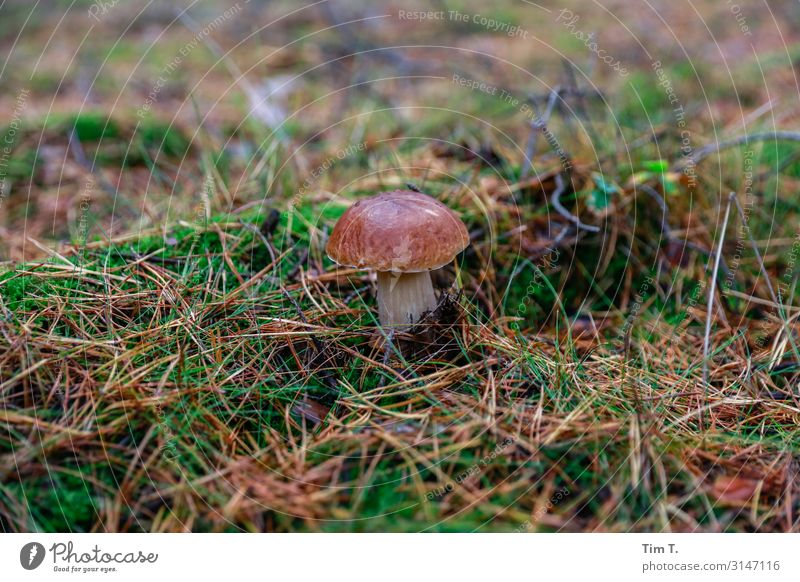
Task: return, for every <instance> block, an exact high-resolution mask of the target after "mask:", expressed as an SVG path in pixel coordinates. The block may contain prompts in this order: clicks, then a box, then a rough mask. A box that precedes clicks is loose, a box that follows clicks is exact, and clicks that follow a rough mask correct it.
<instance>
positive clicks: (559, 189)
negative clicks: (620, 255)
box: [550, 174, 600, 232]
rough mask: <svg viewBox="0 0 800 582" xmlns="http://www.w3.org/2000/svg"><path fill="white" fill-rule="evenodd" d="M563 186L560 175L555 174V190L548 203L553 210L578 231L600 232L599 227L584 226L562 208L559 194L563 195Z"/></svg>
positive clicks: (579, 220) (562, 179) (578, 219)
mask: <svg viewBox="0 0 800 582" xmlns="http://www.w3.org/2000/svg"><path fill="white" fill-rule="evenodd" d="M564 190H565V186H564V178H562V177H561V174H556V189H555V190H553V194H552V195H551V196H550V203H551V204H552V205H553V208H555V209H556V212H558V213H559V214H560V215H561V216H563V217H564V218H566V219H567V220H569V221H570V222H571V223H573V224H574V225H575V226H576V227H577V228H578V229H579V230H586V231H588V232H600V227H598V226H592V225H591V224H586V223H584V222H581V219H580V218H578V217H577V216H575V215H574V214H572V213H570V211H569V210H567V209H566V208H564V206H563V205H562V204H561V194H563V193H564Z"/></svg>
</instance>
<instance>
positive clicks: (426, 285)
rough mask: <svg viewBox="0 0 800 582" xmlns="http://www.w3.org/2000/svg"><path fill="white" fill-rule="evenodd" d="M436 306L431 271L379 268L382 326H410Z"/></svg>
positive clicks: (401, 327)
mask: <svg viewBox="0 0 800 582" xmlns="http://www.w3.org/2000/svg"><path fill="white" fill-rule="evenodd" d="M435 307H436V295H435V294H434V292H433V283H432V282H431V274H430V272H428V271H422V272H421V273H390V272H386V271H378V316H379V317H380V320H381V325H382V326H384V327H389V328H392V329H401V330H402V329H408V328H409V327H411V326H412V325H413V324H415V323H417V322H418V321H419V320H420V317H421V316H422V314H423V313H425V312H426V311H431V310H433V309H434V308H435Z"/></svg>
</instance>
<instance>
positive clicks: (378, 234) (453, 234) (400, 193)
mask: <svg viewBox="0 0 800 582" xmlns="http://www.w3.org/2000/svg"><path fill="white" fill-rule="evenodd" d="M468 245H469V234H468V233H467V228H466V227H465V226H464V223H463V222H461V219H459V218H458V216H456V214H455V213H454V212H453V211H452V210H450V209H449V208H448V207H447V206H445V205H444V204H442V203H441V202H439V201H438V200H434V199H433V198H431V197H430V196H428V195H427V194H422V193H421V192H411V191H408V190H395V191H393V192H381V193H380V194H377V195H375V196H371V197H369V198H365V199H363V200H359V201H358V202H356V203H355V204H354V205H353V206H351V207H350V208H348V209H347V211H346V212H345V213H344V214H343V215H342V217H341V218H340V219H339V222H337V223H336V226H335V227H334V229H333V232H332V233H331V237H330V239H329V240H328V244H327V246H326V249H325V250H326V252H327V254H328V256H329V257H330V258H331V260H333V261H334V262H336V263H338V264H339V265H342V266H347V267H355V268H358V269H373V270H375V271H377V272H378V316H379V319H380V322H381V325H382V326H384V327H391V328H393V329H398V330H404V329H408V328H409V327H411V326H412V325H413V324H415V323H417V322H418V321H419V320H420V317H421V316H422V315H423V314H424V313H425V312H426V311H431V310H433V309H434V308H435V307H436V295H435V294H434V291H433V283H432V281H431V274H430V271H432V270H436V269H440V268H442V267H443V266H445V265H446V264H447V263H449V262H450V261H452V260H453V259H454V258H455V257H456V255H457V254H458V253H460V252H461V251H463V250H464V249H465V248H466V247H467V246H468Z"/></svg>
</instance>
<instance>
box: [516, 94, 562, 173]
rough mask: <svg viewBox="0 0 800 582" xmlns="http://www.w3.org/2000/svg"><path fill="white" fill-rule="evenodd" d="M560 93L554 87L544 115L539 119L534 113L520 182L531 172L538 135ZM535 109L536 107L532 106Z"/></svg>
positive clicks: (543, 127) (543, 128) (551, 113)
mask: <svg viewBox="0 0 800 582" xmlns="http://www.w3.org/2000/svg"><path fill="white" fill-rule="evenodd" d="M560 93H561V87H560V86H558V85H556V86H555V87H553V89H552V90H551V91H550V97H549V98H548V99H547V107H545V110H544V115H542V116H541V117H539V115H538V113H537V112H535V111H534V118H533V119H531V122H530V127H531V132H530V134H529V135H528V143H527V144H526V146H525V168H524V169H523V170H522V175H521V176H520V180H524V179H525V178H527V177H528V176H529V175H530V173H531V172H532V171H533V156H534V154H535V153H536V142H537V141H538V137H539V133H540V132H543V131H544V130H545V128H546V127H547V122H548V121H550V117H551V116H552V115H553V108H554V107H555V105H556V101H557V100H558V98H559V96H560ZM532 105H533V107H534V108H535V107H536V105H535V104H532Z"/></svg>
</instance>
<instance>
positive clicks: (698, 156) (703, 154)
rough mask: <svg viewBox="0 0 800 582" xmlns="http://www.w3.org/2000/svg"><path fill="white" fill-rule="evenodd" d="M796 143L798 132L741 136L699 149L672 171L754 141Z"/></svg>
mask: <svg viewBox="0 0 800 582" xmlns="http://www.w3.org/2000/svg"><path fill="white" fill-rule="evenodd" d="M769 140H773V141H796V142H800V132H798V131H766V132H763V133H752V134H745V135H740V136H738V137H734V138H731V139H728V140H723V141H718V142H716V143H712V144H708V145H705V146H703V147H701V148H698V149H696V150H695V151H694V153H692V154H690V155H688V156H686V157H685V158H684V159H682V160H679V161H678V162H676V163H675V164H673V166H672V169H679V168H682V167H685V166H687V165H694V164H697V162H699V161H701V160H703V159H704V158H707V157H708V156H710V155H711V154H713V153H716V152H718V151H720V150H724V149H727V148H732V147H736V146H738V145H742V144H749V143H750V142H754V141H769Z"/></svg>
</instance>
